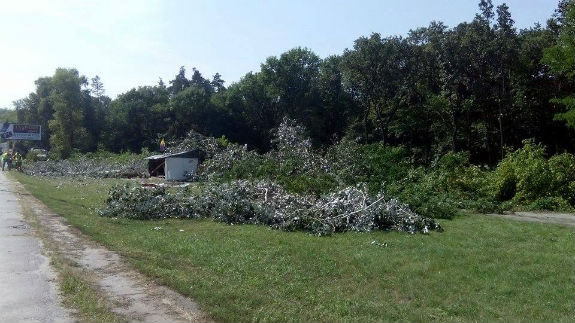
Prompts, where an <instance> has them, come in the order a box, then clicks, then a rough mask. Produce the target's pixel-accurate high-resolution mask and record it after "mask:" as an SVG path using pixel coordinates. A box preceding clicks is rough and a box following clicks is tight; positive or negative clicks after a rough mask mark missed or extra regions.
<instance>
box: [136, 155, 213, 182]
mask: <svg viewBox="0 0 575 323" xmlns="http://www.w3.org/2000/svg"><path fill="white" fill-rule="evenodd" d="M204 156H205V153H204V152H203V151H201V150H191V151H185V152H181V153H175V154H163V155H155V156H150V157H148V158H146V159H147V160H148V171H149V172H150V176H162V175H164V176H165V178H166V180H168V181H185V180H187V179H188V178H189V177H188V176H187V175H192V174H195V173H196V171H197V169H198V165H199V164H200V163H201V162H202V161H203V160H204Z"/></svg>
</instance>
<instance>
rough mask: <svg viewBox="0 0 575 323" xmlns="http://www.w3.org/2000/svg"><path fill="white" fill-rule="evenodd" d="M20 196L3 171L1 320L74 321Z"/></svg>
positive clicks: (0, 177) (0, 196)
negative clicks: (28, 220)
mask: <svg viewBox="0 0 575 323" xmlns="http://www.w3.org/2000/svg"><path fill="white" fill-rule="evenodd" d="M18 196H19V195H18V193H14V192H12V186H11V185H10V181H9V180H8V179H7V178H6V176H5V174H4V173H3V172H1V171H0V322H73V320H72V319H71V318H70V315H69V312H68V311H67V310H65V309H64V308H63V307H62V306H61V305H60V297H59V295H58V287H57V284H56V282H55V277H56V276H55V273H54V272H53V270H52V269H51V268H50V265H49V263H50V261H49V259H48V257H46V256H45V255H43V254H42V244H41V242H40V240H39V239H38V238H36V237H35V236H34V235H33V234H32V232H31V230H30V227H29V226H28V225H27V224H26V223H25V222H24V218H23V216H22V209H21V207H20V202H19V197H18Z"/></svg>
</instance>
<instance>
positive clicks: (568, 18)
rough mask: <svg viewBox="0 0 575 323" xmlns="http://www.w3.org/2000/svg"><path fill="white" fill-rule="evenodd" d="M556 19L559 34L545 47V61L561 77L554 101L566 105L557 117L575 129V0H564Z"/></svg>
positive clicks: (552, 71)
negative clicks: (553, 41) (557, 93)
mask: <svg viewBox="0 0 575 323" xmlns="http://www.w3.org/2000/svg"><path fill="white" fill-rule="evenodd" d="M556 19H557V22H558V24H559V26H560V27H559V28H560V29H559V36H558V37H557V42H556V44H555V45H554V46H551V47H549V48H547V49H545V54H544V57H543V62H544V63H546V64H548V66H549V69H550V71H551V73H552V74H553V75H554V76H555V77H557V78H558V79H559V80H558V91H557V92H559V95H558V96H556V97H555V98H554V99H553V101H552V102H553V103H555V104H557V105H560V106H563V107H565V110H564V111H563V112H559V113H557V114H556V115H555V118H556V120H562V121H565V122H566V124H567V125H568V126H569V127H571V128H574V129H575V95H574V94H573V87H574V84H575V82H574V78H575V2H573V0H562V1H561V2H560V3H559V8H558V10H557V11H556Z"/></svg>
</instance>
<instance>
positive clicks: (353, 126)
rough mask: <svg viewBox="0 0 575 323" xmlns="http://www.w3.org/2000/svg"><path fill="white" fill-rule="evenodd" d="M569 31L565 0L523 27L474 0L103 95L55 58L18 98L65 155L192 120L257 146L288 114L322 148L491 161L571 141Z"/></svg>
mask: <svg viewBox="0 0 575 323" xmlns="http://www.w3.org/2000/svg"><path fill="white" fill-rule="evenodd" d="M574 34H575V6H574V3H573V1H569V0H562V1H560V2H559V4H558V8H557V10H556V13H555V14H554V16H553V17H550V19H549V20H548V22H547V25H546V26H545V27H543V26H540V25H534V26H533V27H531V28H529V29H523V30H519V31H518V30H517V29H516V28H515V27H514V21H513V19H512V15H511V12H510V10H509V8H508V7H507V6H506V5H505V4H502V5H500V6H498V7H496V8H494V6H493V5H492V3H491V0H481V1H480V3H479V10H478V13H477V15H476V16H475V17H474V18H473V20H472V21H471V22H464V23H460V24H459V25H457V26H455V27H453V28H449V27H448V26H446V25H444V24H443V23H441V22H432V23H430V24H429V26H427V27H421V28H417V29H415V30H411V31H410V32H409V33H408V35H407V36H406V37H398V36H389V37H384V36H382V35H380V34H377V33H374V34H372V35H370V36H366V37H360V38H359V39H357V40H356V41H355V42H354V44H353V47H352V48H351V49H346V50H344V52H343V53H342V54H341V55H334V56H330V57H326V58H323V59H322V58H320V57H318V55H316V54H315V53H313V51H311V50H310V49H307V48H294V49H291V50H289V51H287V52H285V53H283V54H281V55H280V56H279V57H269V58H268V59H267V60H266V61H265V62H264V63H262V64H261V68H260V70H259V71H258V72H250V73H248V74H246V75H245V76H243V77H242V78H241V80H240V81H238V82H236V83H233V84H231V85H229V86H228V87H226V86H225V85H224V84H225V83H224V80H223V79H222V76H221V75H220V74H218V73H216V74H215V75H214V76H213V77H211V78H210V77H205V76H204V75H202V73H201V72H200V71H199V70H197V69H195V68H194V69H193V70H192V72H191V73H188V74H187V73H186V72H189V71H186V70H185V69H184V67H182V68H180V70H179V71H178V73H177V74H176V75H175V77H174V79H173V80H169V81H168V82H167V83H165V82H164V81H163V80H161V79H160V80H159V82H158V84H157V85H154V86H140V87H138V88H134V89H131V90H129V91H127V92H125V93H123V94H120V95H119V96H118V97H117V98H116V99H114V100H112V99H110V98H109V97H108V96H106V95H105V90H104V84H103V82H102V80H101V79H100V78H99V77H98V76H96V77H93V78H87V77H85V76H83V75H81V73H80V72H79V71H77V70H76V69H63V68H60V69H57V70H56V71H55V73H54V75H52V76H48V77H41V78H39V79H37V80H36V82H35V84H36V90H35V92H33V93H30V95H29V96H27V97H26V98H22V99H20V100H17V101H15V102H14V105H15V108H16V114H17V120H18V122H24V123H32V124H40V125H42V131H43V134H42V135H43V136H42V138H43V140H42V143H41V144H42V146H44V147H46V148H50V149H51V150H52V151H53V152H55V153H56V154H58V155H59V156H60V157H62V158H67V157H69V156H70V155H71V154H73V153H75V152H91V151H96V150H108V151H112V152H123V151H130V152H140V151H141V150H142V149H143V148H147V149H150V150H157V149H158V144H159V141H160V139H161V138H164V137H165V138H166V139H176V138H181V137H183V136H184V135H185V134H186V133H187V132H188V131H190V130H194V131H196V132H199V133H202V134H204V135H208V136H214V137H221V136H225V138H227V140H229V141H232V142H236V143H239V144H247V146H248V147H249V149H254V150H257V151H258V152H266V151H268V150H269V149H270V148H271V146H270V145H271V144H270V139H271V137H272V136H273V129H276V128H277V127H278V126H279V125H280V123H281V121H282V120H283V118H284V117H289V118H291V119H294V120H297V121H299V122H300V123H301V124H303V125H304V126H305V128H306V129H307V131H308V132H309V136H310V137H311V139H312V142H313V145H314V147H316V148H318V149H320V150H325V149H327V148H328V147H329V146H330V145H332V144H333V143H336V142H339V141H340V140H342V139H343V138H348V139H350V140H355V141H356V142H358V143H365V144H369V143H375V142H379V143H383V144H385V145H389V146H401V147H403V149H405V150H406V151H408V152H409V155H410V156H411V160H413V161H415V162H416V163H418V164H420V165H428V164H429V163H430V162H431V161H432V160H434V158H436V157H438V156H440V155H443V154H444V153H446V152H449V151H454V152H460V151H467V152H469V156H470V160H471V161H472V162H473V163H477V164H487V165H495V164H496V163H497V162H498V161H500V160H501V158H502V156H504V154H505V151H506V149H509V148H518V147H521V145H522V141H523V140H525V139H529V138H533V139H534V140H535V142H538V143H541V144H543V145H544V146H546V147H547V152H548V153H549V154H551V155H552V154H556V153H562V152H565V151H567V152H571V153H573V152H575V111H574V108H575V99H574V93H573V88H574V87H573V86H574V69H575V62H574V59H575V53H574V47H575V44H574V42H575V35H574ZM190 74H191V76H190ZM6 113H7V112H6ZM3 115H4V114H3Z"/></svg>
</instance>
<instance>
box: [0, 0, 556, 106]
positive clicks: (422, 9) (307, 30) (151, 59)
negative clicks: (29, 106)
mask: <svg viewBox="0 0 575 323" xmlns="http://www.w3.org/2000/svg"><path fill="white" fill-rule="evenodd" d="M478 2H479V0H434V1H431V0H428V1H424V0H393V1H391V0H379V1H376V0H354V1H351V0H348V1H343V0H330V1H328V0H290V1H287V0H284V1H279V0H278V1H274V0H236V1H231V0H229V1H224V0H220V1H207V0H205V1H193V0H188V1H185V0H181V1H180V0H171V1H169V0H165V1H146V0H121V1H115V0H111V1H77V0H51V1H26V0H19V1H4V0H0V40H1V42H2V46H0V48H1V50H0V107H6V108H11V107H12V101H14V100H17V99H20V98H23V97H25V96H27V95H28V94H29V93H30V92H32V91H34V89H35V87H34V81H35V80H36V79H37V78H39V77H41V76H50V75H53V73H54V70H55V69H56V68H57V67H75V68H77V69H78V70H79V71H80V73H81V74H83V75H86V76H87V77H89V78H91V77H93V76H95V75H99V76H100V78H101V80H102V81H103V83H104V87H105V89H106V94H107V95H109V96H110V97H112V98H114V97H115V96H116V95H117V94H120V93H123V92H126V91H128V90H130V89H131V88H133V87H137V86H141V85H154V84H156V83H157V82H158V80H159V78H160V77H161V78H163V79H164V81H165V82H166V83H167V82H168V81H169V80H171V79H173V77H174V75H175V74H176V73H177V72H178V69H179V67H180V66H185V67H186V69H187V70H188V71H191V69H192V67H196V68H198V69H199V70H200V72H202V74H203V75H204V76H207V77H211V75H213V74H215V73H216V72H219V73H220V74H221V75H222V77H223V79H224V80H225V81H226V85H229V84H231V83H232V82H235V81H238V80H239V79H240V78H241V77H242V76H243V75H244V74H246V73H247V72H249V71H258V70H259V66H260V64H261V63H262V62H263V61H264V60H265V59H266V58H267V57H269V56H277V55H279V54H281V53H283V52H285V51H286V50H289V49H291V48H293V47H297V46H302V47H307V48H309V49H311V50H312V51H314V52H315V53H317V54H318V55H319V56H320V57H326V56H329V55H333V54H341V53H342V52H343V50H344V49H345V48H351V47H352V46H353V41H354V40H355V39H357V38H358V37H360V36H367V35H369V34H371V33H373V32H378V33H381V34H382V35H383V36H391V35H406V34H407V32H408V31H409V30H410V29H414V28H417V27H423V26H427V25H428V24H429V22H431V21H433V20H437V21H443V22H444V23H445V24H446V25H448V26H449V27H454V26H455V25H457V24H458V23H460V22H463V21H470V20H471V19H473V17H474V15H475V13H476V12H477V3H478ZM502 2H503V1H498V0H493V3H494V5H495V6H497V5H499V4H501V3H502ZM557 2H558V1H556V0H511V1H506V3H507V5H508V6H509V7H510V11H511V13H512V17H513V19H514V20H515V24H516V27H517V28H518V29H521V28H528V27H531V26H533V24H534V23H535V22H540V23H541V24H542V25H545V22H546V20H547V19H548V18H549V17H551V15H552V14H553V11H554V9H555V8H556V6H557ZM189 75H191V73H189Z"/></svg>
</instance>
